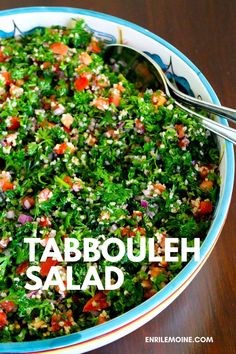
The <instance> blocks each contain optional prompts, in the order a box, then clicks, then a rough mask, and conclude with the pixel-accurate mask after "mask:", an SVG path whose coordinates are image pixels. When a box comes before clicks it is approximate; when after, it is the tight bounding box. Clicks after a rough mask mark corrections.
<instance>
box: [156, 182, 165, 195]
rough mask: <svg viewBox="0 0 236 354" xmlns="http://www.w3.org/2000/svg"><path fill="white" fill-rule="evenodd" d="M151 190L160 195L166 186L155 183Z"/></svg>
mask: <svg viewBox="0 0 236 354" xmlns="http://www.w3.org/2000/svg"><path fill="white" fill-rule="evenodd" d="M153 188H154V190H155V191H156V192H159V193H160V194H161V193H163V192H164V191H165V190H166V186H165V185H164V184H161V183H156V184H154V185H153Z"/></svg>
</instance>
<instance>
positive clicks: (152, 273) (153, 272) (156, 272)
mask: <svg viewBox="0 0 236 354" xmlns="http://www.w3.org/2000/svg"><path fill="white" fill-rule="evenodd" d="M162 272H163V269H162V268H160V267H156V266H153V267H152V266H151V269H150V270H149V272H148V273H149V274H150V277H151V278H155V277H157V276H158V275H160V274H161V273H162Z"/></svg>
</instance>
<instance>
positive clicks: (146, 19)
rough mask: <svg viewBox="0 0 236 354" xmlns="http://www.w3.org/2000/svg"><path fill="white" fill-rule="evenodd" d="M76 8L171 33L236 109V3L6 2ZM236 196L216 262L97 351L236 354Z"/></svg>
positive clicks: (8, 0) (8, 4)
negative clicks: (174, 339)
mask: <svg viewBox="0 0 236 354" xmlns="http://www.w3.org/2000/svg"><path fill="white" fill-rule="evenodd" d="M37 5H45V6H74V7H80V8H86V9H90V10H96V11H100V12H105V13H108V14H111V15H115V16H118V17H122V18H124V19H126V20H129V21H132V22H135V23H136V24H139V25H141V26H143V27H146V28H147V29H149V30H151V31H153V32H154V33H156V34H158V35H159V36H161V37H163V38H164V39H166V40H167V41H169V42H170V43H171V44H173V45H174V46H176V47H177V48H178V49H180V50H181V51H182V52H183V53H184V54H185V55H187V56H188V57H189V58H190V59H191V60H192V61H193V62H194V63H195V64H196V65H197V66H198V68H199V69H200V70H201V71H202V72H203V74H204V75H205V76H206V77H207V79H208V80H209V81H210V83H211V84H212V86H213V88H214V89H215V91H216V93H217V94H218V96H219V98H220V100H221V102H222V104H224V105H228V106H231V107H235V108H236V1H235V0H74V1H65V0H64V1H63V0H61V1H59V0H57V1H50V0H48V1H36V0H28V1H24V0H21V1H17V0H0V9H1V10H2V9H7V8H13V7H23V6H37ZM235 207H236V194H235V193H234V195H233V199H232V203H231V207H230V211H229V215H228V218H227V221H226V224H225V226H224V229H223V231H222V233H221V236H220V239H219V240H218V242H217V245H216V247H215V248H214V250H213V252H212V254H211V256H210V257H209V259H208V261H207V262H206V264H205V265H204V267H203V268H202V270H201V271H200V272H199V273H198V275H197V276H196V278H195V279H194V280H193V282H192V283H191V284H190V286H189V287H188V288H187V289H186V290H185V291H184V292H183V293H182V294H181V295H180V296H179V297H178V298H177V300H176V301H175V302H174V303H172V304H171V305H170V306H169V307H168V308H167V309H166V310H164V311H163V312H162V313H161V314H159V315H158V316H157V317H156V318H155V319H153V320H152V321H151V322H149V323H148V324H146V325H145V326H143V327H142V328H140V329H139V330H136V331H135V332H133V333H131V334H129V335H128V336H126V337H124V338H123V339H120V340H119V341H116V342H114V343H112V344H110V345H107V346H105V347H102V348H100V349H97V350H94V351H92V352H90V354H108V353H115V354H134V353H135V354H205V353H209V354H234V353H236V333H235V330H236V301H235V300H236V276H235V274H236V251H235V250H236V217H235V211H236V208H235ZM145 336H158V337H159V336H192V337H195V336H200V337H201V336H213V338H214V343H213V344H212V343H210V344H205V343H204V344H200V343H196V344H188V343H178V344H173V343H171V344H170V343H166V344H164V343H163V344H160V343H158V344H157V343H156V344H148V343H145Z"/></svg>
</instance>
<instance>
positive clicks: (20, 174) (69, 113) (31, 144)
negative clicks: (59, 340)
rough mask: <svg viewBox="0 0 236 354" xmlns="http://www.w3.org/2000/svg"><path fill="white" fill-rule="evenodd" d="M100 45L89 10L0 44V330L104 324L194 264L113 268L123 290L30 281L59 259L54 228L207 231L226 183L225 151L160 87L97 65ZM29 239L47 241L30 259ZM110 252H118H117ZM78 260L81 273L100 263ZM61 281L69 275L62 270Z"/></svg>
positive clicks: (19, 337) (96, 232)
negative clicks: (52, 252) (50, 252)
mask: <svg viewBox="0 0 236 354" xmlns="http://www.w3.org/2000/svg"><path fill="white" fill-rule="evenodd" d="M102 54H103V44H102V43H100V42H99V41H98V40H97V39H96V38H94V37H93V34H92V33H90V32H89V31H88V30H87V27H86V24H85V23H84V21H83V20H76V21H75V20H74V21H73V25H70V26H69V27H68V28H65V27H60V26H56V27H51V28H45V29H44V30H42V29H40V30H39V29H38V30H35V31H34V32H33V33H31V34H27V35H25V36H22V37H20V38H8V39H1V40H0V107H1V111H0V142H1V144H0V208H1V213H0V338H1V341H2V342H7V341H25V340H35V339H42V338H49V337H56V336H60V335H65V334H69V333H73V332H77V331H80V330H83V329H85V328H88V327H91V326H95V325H97V324H101V323H104V322H106V321H108V320H109V319H111V318H114V317H116V316H118V315H120V314H122V313H124V312H126V311H128V310H129V309H131V308H133V307H135V306H137V305H138V304H140V303H142V302H143V301H145V300H146V299H148V298H150V297H151V296H153V295H154V294H156V293H157V292H158V291H160V290H161V289H162V288H163V287H164V286H165V285H166V284H167V283H168V282H170V281H171V280H172V279H173V278H174V277H175V276H176V274H177V273H178V272H179V271H180V270H181V269H182V268H183V267H184V266H185V264H186V262H185V263H184V262H181V259H180V257H179V261H178V262H166V261H164V260H163V261H162V262H156V263H150V262H149V261H148V255H147V257H146V258H145V259H144V260H143V261H142V262H140V263H135V262H131V261H130V260H129V259H128V258H127V257H123V259H122V260H121V261H119V262H118V263H116V264H115V265H116V266H117V267H119V268H120V269H122V271H123V273H124V283H123V285H122V286H121V288H119V289H117V290H111V291H98V290H97V288H96V287H95V286H91V287H89V288H88V289H86V290H83V291H72V290H71V291H67V290H65V291H60V289H59V288H58V287H55V286H54V287H50V288H49V290H42V289H40V290H37V291H28V290H26V289H25V284H26V282H27V280H28V278H27V275H26V271H27V269H28V267H29V266H30V265H36V266H40V276H41V278H42V279H45V277H46V276H47V275H48V273H49V271H50V268H51V267H52V266H57V267H59V269H60V271H61V274H64V273H65V267H66V266H67V264H66V263H65V262H57V261H55V260H54V259H53V258H47V260H46V261H44V262H40V258H41V255H42V253H43V249H44V247H45V246H46V244H47V242H48V240H49V239H50V238H55V239H56V242H57V244H58V245H59V248H60V250H61V251H62V252H63V244H64V239H65V238H68V237H69V238H70V237H71V238H72V237H73V238H77V239H78V240H79V241H82V240H83V239H84V238H86V237H92V238H98V239H102V240H106V239H107V238H110V237H118V238H120V239H122V240H123V241H124V242H126V240H127V239H128V238H130V237H132V238H134V240H135V247H134V253H136V254H138V253H139V240H140V238H142V237H145V238H149V237H155V239H156V242H155V247H156V248H155V250H156V254H158V255H161V256H163V259H164V254H165V239H166V238H167V237H177V238H180V239H181V238H187V239H188V245H189V246H191V245H192V244H193V238H195V237H200V238H201V240H204V238H205V236H206V234H207V231H208V229H209V226H210V223H211V219H212V214H213V211H214V208H215V204H216V200H217V196H218V189H219V174H218V164H219V152H218V149H217V146H216V143H215V141H214V139H213V137H212V136H211V135H210V134H209V132H208V131H206V130H205V129H204V128H203V127H202V126H201V125H200V124H199V122H198V121H197V120H196V119H195V118H192V117H190V116H189V115H188V114H186V113H185V112H184V111H182V110H180V109H179V108H177V107H175V105H174V103H173V102H172V101H171V100H170V99H167V98H166V96H165V95H164V93H163V92H161V91H156V92H153V91H152V90H150V89H147V90H145V91H144V92H140V91H139V90H137V89H136V87H135V85H134V84H133V83H130V82H129V81H128V80H127V79H126V78H125V77H124V76H123V75H122V74H121V72H120V71H119V63H115V64H114V67H112V68H111V67H109V66H108V65H106V64H104V61H103V55H102ZM25 237H32V238H33V237H39V238H40V239H41V244H40V245H37V246H36V260H35V262H33V264H32V262H31V264H30V262H29V251H28V245H27V244H25V243H24V242H23V239H24V238H25ZM111 252H113V253H114V254H115V253H116V248H115V247H114V249H111ZM110 264H111V262H108V261H107V260H105V259H103V258H101V259H100V260H99V261H98V262H96V263H95V264H94V263H93V264H91V263H84V262H83V261H78V262H76V263H71V264H70V265H71V266H72V267H73V279H74V281H75V283H77V284H80V283H82V282H83V279H84V276H85V274H86V272H87V270H88V267H89V266H91V265H95V266H96V267H97V269H98V271H99V274H100V277H101V279H103V277H104V269H105V267H106V266H107V265H110ZM64 282H65V284H66V277H65V279H64Z"/></svg>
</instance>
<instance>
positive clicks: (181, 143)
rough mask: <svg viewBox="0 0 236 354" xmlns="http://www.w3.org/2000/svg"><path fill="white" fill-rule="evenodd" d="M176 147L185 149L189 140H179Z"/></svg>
mask: <svg viewBox="0 0 236 354" xmlns="http://www.w3.org/2000/svg"><path fill="white" fill-rule="evenodd" d="M178 145H179V146H180V147H181V148H185V147H186V146H188V145H189V140H188V139H187V138H183V139H181V140H179V142H178Z"/></svg>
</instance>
